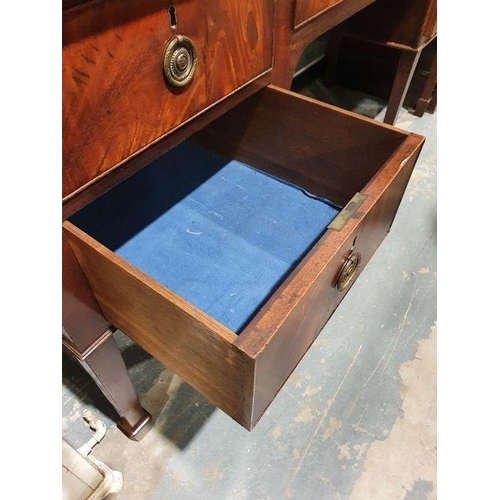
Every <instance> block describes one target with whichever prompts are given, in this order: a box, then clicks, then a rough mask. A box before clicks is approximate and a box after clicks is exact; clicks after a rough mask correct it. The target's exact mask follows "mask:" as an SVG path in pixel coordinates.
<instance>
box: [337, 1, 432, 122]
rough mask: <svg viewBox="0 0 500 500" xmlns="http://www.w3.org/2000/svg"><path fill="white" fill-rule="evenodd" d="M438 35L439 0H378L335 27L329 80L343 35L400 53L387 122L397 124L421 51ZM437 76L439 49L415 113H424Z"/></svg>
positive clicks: (365, 44) (386, 114) (385, 119)
mask: <svg viewBox="0 0 500 500" xmlns="http://www.w3.org/2000/svg"><path fill="white" fill-rule="evenodd" d="M436 38H437V0H377V1H376V2H375V3H373V4H372V5H370V6H369V7H367V8H366V9H363V10H362V11H360V12H359V13H357V14H356V15H354V16H352V17H350V18H349V19H347V20H346V21H345V22H343V23H342V24H341V25H339V26H338V27H336V28H335V29H334V30H333V34H332V37H331V41H330V50H329V61H328V64H329V66H330V68H329V78H328V79H329V80H330V84H332V83H333V80H334V76H335V66H336V64H337V57H338V53H339V50H340V45H341V43H342V40H343V39H351V40H355V41H356V42H357V43H359V44H360V45H361V47H360V50H363V47H364V46H365V47H366V46H370V45H372V46H380V47H385V48H387V49H389V50H392V51H396V52H397V53H398V54H399V58H398V63H397V67H396V71H395V74H394V79H393V82H392V88H391V92H390V95H389V99H388V103H387V110H386V113H385V116H384V122H385V123H389V124H391V125H393V124H394V122H395V120H396V117H397V115H398V112H399V110H400V108H401V106H402V104H403V101H404V99H405V96H406V93H407V91H408V88H409V86H410V83H411V80H412V77H413V75H414V72H415V69H416V67H417V63H418V61H419V59H420V56H421V54H422V51H423V50H424V49H425V48H426V47H427V46H428V45H429V44H430V43H431V42H432V41H433V40H434V39H436ZM436 79H437V51H436V50H435V51H434V56H433V61H432V63H431V67H430V71H429V76H428V78H427V81H426V84H425V86H424V90H423V92H422V95H421V96H420V98H419V99H418V101H417V104H416V109H415V114H416V115H417V116H422V115H423V113H424V110H425V108H426V107H427V105H428V104H429V101H430V98H431V94H432V90H433V89H434V85H435V83H436Z"/></svg>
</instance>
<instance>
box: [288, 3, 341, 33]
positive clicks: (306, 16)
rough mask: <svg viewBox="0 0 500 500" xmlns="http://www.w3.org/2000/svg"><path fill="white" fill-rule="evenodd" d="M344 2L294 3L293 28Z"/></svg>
mask: <svg viewBox="0 0 500 500" xmlns="http://www.w3.org/2000/svg"><path fill="white" fill-rule="evenodd" d="M344 1H345V0H297V1H296V2H295V20H294V27H295V28H297V27H299V26H300V25H302V24H304V23H306V22H307V21H310V20H311V19H313V18H314V17H316V16H318V15H319V14H322V13H323V12H325V11H326V10H328V9H330V8H331V7H333V6H335V5H338V4H340V3H342V2H344Z"/></svg>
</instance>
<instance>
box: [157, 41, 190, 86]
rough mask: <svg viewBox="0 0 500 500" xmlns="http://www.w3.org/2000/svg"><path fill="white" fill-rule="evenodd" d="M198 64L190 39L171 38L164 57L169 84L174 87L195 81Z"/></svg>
mask: <svg viewBox="0 0 500 500" xmlns="http://www.w3.org/2000/svg"><path fill="white" fill-rule="evenodd" d="M197 62H198V59H197V57H196V51H195V49H194V44H193V41H192V40H191V39H190V38H188V37H187V36H182V35H176V36H174V37H173V38H171V39H170V40H169V42H168V44H167V47H166V48H165V53H164V55H163V72H164V73H165V78H166V79H167V81H168V83H170V85H173V86H174V87H184V86H185V85H187V84H188V83H189V82H190V81H191V80H192V79H193V76H194V70H195V69H196V63H197Z"/></svg>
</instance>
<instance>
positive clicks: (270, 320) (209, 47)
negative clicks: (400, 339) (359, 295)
mask: <svg viewBox="0 0 500 500" xmlns="http://www.w3.org/2000/svg"><path fill="white" fill-rule="evenodd" d="M369 3H371V1H367V0H364V1H363V0H315V1H314V2H306V1H302V0H297V1H296V2H293V1H284V0H278V1H276V2H275V1H274V0H252V1H250V2H239V1H238V0H218V1H215V2H203V1H201V0H172V1H171V2H167V3H165V2H163V1H158V0H151V1H148V2H142V1H140V0H130V1H129V2H123V1H121V0H91V1H78V0H73V1H63V15H62V19H63V24H62V32H63V52H62V63H63V96H62V97H63V176H62V179H63V185H62V189H63V193H62V198H63V199H62V201H63V204H62V206H63V217H62V219H63V223H62V226H63V227H62V231H63V236H62V246H63V250H62V264H63V286H62V291H63V295H62V297H63V303H62V305H63V318H62V322H63V346H64V347H65V349H67V350H68V351H69V352H71V354H72V355H73V356H75V357H76V359H78V360H79V362H80V363H81V364H82V366H84V367H85V368H86V370H87V371H88V372H89V373H90V375H91V376H92V378H93V379H94V380H95V382H96V383H97V384H98V385H99V387H100V388H101V390H102V391H103V393H104V394H105V395H106V397H107V398H108V399H109V401H110V402H111V404H112V405H113V406H114V408H115V409H116V411H117V413H118V414H119V416H120V421H119V423H118V425H119V427H120V428H121V429H122V430H123V431H124V432H125V433H126V434H127V435H128V436H129V437H130V438H133V439H140V438H141V437H142V436H143V435H144V434H145V433H146V432H147V430H148V429H149V428H150V426H151V424H152V422H151V417H150V415H149V413H148V412H147V411H146V410H145V409H144V408H142V406H141V404H140V401H139V399H138V397H137V394H136V392H135V390H134V387H133V384H132V382H131V380H130V378H129V376H128V373H127V369H126V366H125V364H124V362H123V359H122V357H121V354H120V351H119V349H118V347H117V344H116V342H115V340H114V338H113V332H114V331H115V330H116V329H120V330H121V331H123V332H124V333H125V334H126V335H128V336H129V337H130V338H131V339H133V340H134V341H135V342H136V343H137V344H138V345H139V346H141V347H142V348H143V349H145V350H146V351H147V352H149V353H150V354H151V355H152V356H154V357H155V358H157V359H158V360H159V361H161V362H162V363H164V364H165V365H166V366H167V367H168V368H170V369H171V370H172V371H173V372H175V373H176V374H178V375H179V376H180V377H182V379H183V380H184V381H186V382H187V383H188V384H190V385H191V386H192V387H194V388H195V389H196V390H198V391H199V392H200V393H201V394H203V395H204V396H205V397H206V398H207V399H208V400H209V401H210V402H211V403H213V404H214V405H216V406H217V407H219V408H220V409H221V410H223V411H224V412H225V413H227V414H228V415H229V416H230V417H232V418H233V419H234V420H235V421H236V422H238V423H239V424H241V425H242V426H244V427H245V428H247V429H248V430H251V429H252V428H253V427H254V426H255V425H256V423H257V422H258V420H259V419H260V418H261V416H262V415H263V413H264V412H265V410H266V408H267V407H268V405H269V404H270V403H271V402H272V400H273V399H274V397H275V395H276V394H277V393H278V391H279V390H280V388H281V387H282V385H283V384H284V383H285V381H286V380H287V379H288V377H289V376H290V374H291V373H292V371H293V370H294V368H295V367H296V365H297V364H298V363H299V361H300V360H301V358H302V357H303V356H304V354H305V353H306V352H307V350H308V349H309V347H310V346H311V345H312V343H313V342H314V340H315V338H316V337H317V335H318V334H319V332H320V331H321V329H322V328H323V326H324V325H325V323H326V321H327V320H328V319H329V317H330V316H331V315H332V313H333V312H334V310H335V308H336V307H337V306H338V304H339V303H340V301H341V300H342V298H343V297H344V296H345V294H346V293H347V292H348V290H349V288H350V287H351V286H352V284H353V283H354V282H355V280H356V278H357V276H358V275H359V273H360V272H361V270H362V269H363V267H364V266H365V265H366V264H367V262H368V261H369V260H370V257H371V256H372V255H373V253H374V252H375V250H376V249H377V247H378V246H379V245H380V244H381V242H382V241H383V239H384V236H385V235H386V233H387V232H388V231H389V229H390V226H391V224H392V222H393V220H394V217H395V214H396V212H397V209H398V206H399V203H400V201H401V198H402V196H403V193H404V190H405V188H406V185H407V182H408V180H409V178H410V175H411V173H412V170H413V167H414V165H415V162H416V161H417V158H418V155H419V153H420V150H421V148H422V145H423V142H424V138H423V137H421V136H418V135H415V134H412V133H407V132H405V131H402V130H399V129H396V128H394V127H391V126H389V125H385V124H381V123H377V122H375V121H373V120H370V119H367V118H364V117H362V116H359V115H356V114H354V113H350V112H347V111H344V110H341V109H339V108H336V107H333V106H330V105H327V104H323V103H320V102H317V101H315V100H313V99H309V98H306V97H303V96H300V95H298V94H295V93H293V92H290V91H289V90H287V87H288V86H289V83H290V82H291V75H292V74H293V68H294V65H295V64H296V63H297V61H298V58H299V57H300V53H301V51H302V50H303V49H304V48H305V47H306V45H307V44H308V43H309V42H310V41H312V40H313V39H314V38H315V37H317V36H319V35H320V34H322V33H324V32H325V31H327V30H328V29H330V28H331V27H332V26H335V25H336V24H338V23H339V22H341V21H342V20H344V19H346V18H347V17H348V16H350V15H352V14H353V13H355V12H357V11H359V10H360V9H362V8H364V7H366V5H368V4H369ZM186 144H188V145H192V146H189V147H192V148H194V149H193V150H194V151H195V152H196V155H199V154H203V155H205V156H204V158H206V159H207V162H208V163H210V162H214V161H219V158H225V159H227V161H229V162H231V161H236V162H237V165H239V166H241V165H247V166H250V167H249V172H250V174H249V175H251V176H252V178H254V177H255V176H256V175H261V174H260V173H263V176H262V177H259V179H267V180H269V179H277V180H278V182H279V183H280V184H279V185H278V188H277V189H282V190H283V189H285V188H286V189H288V188H290V189H295V188H296V187H297V186H299V187H300V189H299V190H298V191H300V193H301V194H302V193H305V196H306V198H307V199H308V200H312V201H314V202H317V203H326V207H327V208H326V209H325V210H332V214H333V213H335V215H332V216H331V220H330V218H328V217H329V216H328V215H327V219H326V223H325V224H324V227H323V226H322V228H321V230H320V231H319V233H318V235H317V236H315V237H313V238H312V239H311V241H310V244H308V247H307V249H306V251H304V252H303V253H302V254H301V255H300V258H299V259H297V260H295V261H293V262H292V263H291V265H290V266H289V268H288V269H287V271H286V272H285V273H284V274H283V276H282V277H281V278H280V279H279V280H277V281H276V283H275V284H274V285H273V287H272V290H271V292H270V293H269V294H268V295H267V296H265V300H263V301H262V302H261V303H260V304H259V306H258V307H257V308H256V309H255V310H252V311H250V312H249V319H248V321H245V323H244V325H243V326H242V327H241V328H239V329H238V330H237V331H236V329H231V328H230V327H228V326H226V325H225V324H223V321H222V320H218V319H216V318H214V317H212V316H211V315H210V314H209V313H207V312H206V311H205V310H202V309H201V308H199V307H197V306H196V305H195V304H194V303H192V301H190V300H188V299H186V298H184V297H183V296H182V295H180V294H179V293H176V292H175V291H174V290H172V289H170V288H169V286H167V285H166V284H165V283H164V282H162V281H161V280H159V279H158V278H157V277H155V275H153V274H150V273H149V272H147V271H145V270H144V269H143V268H140V267H138V265H137V264H135V263H133V262H134V261H132V260H128V259H127V257H126V256H124V255H123V254H120V252H119V251H118V250H116V249H115V248H114V247H112V246H111V245H110V244H109V243H107V241H108V240H107V238H108V236H109V234H108V233H109V232H110V231H111V232H112V231H113V230H114V228H115V227H118V226H119V227H120V228H121V229H120V230H121V231H124V232H125V233H127V234H126V235H124V234H119V235H118V237H119V238H122V239H123V240H125V239H128V238H132V239H133V238H135V237H136V236H137V234H138V233H139V232H141V231H142V230H144V228H145V227H146V226H147V225H148V224H150V223H151V222H152V221H153V219H155V220H156V219H160V218H161V217H163V212H161V213H160V212H157V211H158V207H155V208H154V210H155V211H156V212H154V214H153V215H151V216H150V215H148V214H149V212H148V211H149V210H150V209H151V207H150V206H149V205H148V203H149V202H150V200H152V199H153V198H154V197H158V196H159V198H158V199H160V200H163V197H167V194H165V195H164V196H163V195H162V193H163V189H165V193H167V191H168V189H170V191H172V188H171V185H174V180H173V177H172V176H173V175H174V170H175V168H177V170H178V171H179V172H180V175H181V176H184V177H182V178H183V179H184V180H183V182H185V183H186V179H187V180H188V181H189V182H187V184H189V183H190V182H191V180H193V182H194V175H195V168H194V167H191V166H190V164H188V163H183V161H184V160H182V159H181V160H180V163H179V161H177V160H175V159H173V157H172V153H173V152H175V151H179V147H181V148H182V147H184V145H186ZM200 151H201V152H202V153H200ZM214 159H215V160H214ZM176 161H177V163H176V165H177V167H175V168H174V166H173V165H174V163H175V162H176ZM158 162H160V163H158ZM208 163H207V165H208ZM179 165H180V167H179ZM208 168H209V167H208V166H207V167H206V169H208ZM217 168H220V167H217ZM238 168H240V167H238ZM241 168H242V167H241ZM151 169H157V170H158V169H160V170H161V172H160V173H161V175H160V177H158V178H161V179H162V180H161V182H162V183H164V184H162V183H160V182H159V181H158V182H157V181H156V177H151V179H153V180H150V181H147V176H148V175H149V173H148V172H150V171H152V170H151ZM203 169H204V167H202V168H198V170H197V171H198V173H200V172H201V176H202V177H203V175H204V170H203ZM207 172H208V170H207ZM143 174H144V175H143ZM212 174H213V173H210V175H212ZM155 175H156V174H155ZM191 175H192V176H193V179H191ZM144 176H146V183H147V182H149V184H147V186H146V187H144V191H141V190H142V189H143V184H141V183H142V182H144ZM207 177H209V174H208V173H206V174H205V178H204V179H202V181H201V184H203V182H205V181H206V180H207V179H206V178H207ZM226 180H227V179H226ZM123 186H126V188H123ZM169 186H170V187H169ZM182 186H184V185H182ZM197 187H198V184H197V185H196V186H194V187H193V189H195V188H197ZM122 188H123V189H122ZM239 188H242V189H243V187H242V186H239ZM120 189H122V191H123V193H125V194H122V198H120V202H119V203H115V202H113V201H109V200H113V199H116V198H113V196H114V195H113V193H116V192H117V190H120ZM257 190H258V188H257ZM174 194H175V195H176V196H177V198H180V193H174ZM184 194H185V193H184ZM188 194H189V192H188ZM293 195H294V196H295V195H296V193H295V191H294V193H293ZM110 196H111V198H110ZM168 196H170V195H168ZM136 198H137V200H136ZM139 198H140V200H139ZM174 198H175V200H174V201H175V203H178V202H179V200H178V199H177V198H176V197H175V196H174ZM187 198H189V196H187ZM278 198H279V197H278ZM155 199H156V198H155ZM138 200H139V201H138ZM245 200H246V199H245V197H240V198H239V199H238V200H237V201H238V203H240V202H241V203H246V201H245ZM325 200H326V201H325ZM278 201H279V199H278ZM306 201H307V200H306ZM151 203H152V201H151ZM231 203H233V202H232V201H231ZM235 203H236V202H235ZM160 204H161V203H160ZM198 205H200V203H198ZM172 206H174V202H172V203H171V204H170V205H169V207H166V208H165V207H163V208H162V210H163V211H166V210H168V209H170V208H171V207H172ZM175 206H177V205H175ZM124 207H125V208H124ZM135 207H137V208H135ZM144 207H145V208H144ZM232 207H233V205H231V204H230V205H229V206H228V210H229V211H230V212H231V213H232V212H233V211H234V210H233V208H232ZM241 207H242V209H243V214H245V212H244V210H245V207H246V205H244V204H243V205H241ZM322 207H323V208H324V207H325V205H322ZM332 207H336V208H332ZM151 210H152V209H151ZM198 210H199V211H200V210H201V212H202V215H203V216H207V217H208V216H209V215H210V216H214V217H216V218H218V219H219V220H220V219H221V217H222V215H221V214H220V213H217V212H216V211H214V210H208V209H207V207H204V208H203V207H202V208H198ZM235 210H236V209H235ZM280 211H281V212H282V213H284V215H285V217H284V220H285V221H286V216H287V214H288V213H289V210H288V208H287V207H286V206H284V207H282V208H281V209H280ZM86 212H92V213H93V214H94V215H93V217H94V221H93V222H92V224H94V223H95V224H97V226H99V224H100V223H101V222H102V221H104V220H108V219H109V220H110V221H112V222H111V223H110V226H109V227H108V226H106V227H104V226H103V228H99V227H98V229H97V230H96V231H95V232H93V231H92V230H89V229H88V227H91V225H90V226H87V225H86V222H85V213H86ZM108 212H109V213H108ZM129 213H134V214H135V215H134V216H135V217H136V219H139V221H140V223H141V224H142V225H140V227H139V226H137V224H138V222H137V220H135V219H134V221H132V220H130V221H129V220H128V219H126V217H127V214H129ZM81 214H83V216H82V215H81ZM207 214H209V215H207ZM148 217H149V218H148ZM142 218H146V219H147V220H146V221H141V219H142ZM174 219H175V217H174ZM251 219H252V217H250V216H249V217H245V216H243V218H242V219H241V220H238V221H237V222H236V225H237V226H238V228H241V227H242V226H244V225H246V224H249V222H251ZM312 219H315V216H314V214H313V215H312V216H311V220H312ZM214 220H215V219H214ZM219 220H216V221H215V222H219ZM82 221H83V222H82ZM113 221H114V222H113ZM272 222H273V223H275V222H276V221H272ZM103 224H104V223H103ZM280 224H281V223H277V224H276V225H275V226H272V225H271V226H272V227H273V228H274V229H272V230H269V228H266V229H265V230H264V228H259V227H257V229H256V232H255V233H256V237H257V238H260V237H261V236H262V234H261V233H264V232H269V233H270V234H269V235H268V236H269V237H270V238H271V239H272V238H278V239H279V244H278V245H276V252H278V253H279V252H280V251H281V250H282V249H287V248H288V247H291V246H293V245H292V243H293V242H294V240H295V237H291V236H289V235H288V236H287V235H286V234H285V233H284V231H282V226H281V225H280ZM292 225H293V224H292ZM308 225H309V224H308V223H307V221H306V222H305V224H303V225H302V226H300V227H301V228H302V229H304V228H306V227H307V226H308ZM271 226H270V227H271ZM137 227H139V229H137ZM283 227H284V226H283ZM297 227H299V226H297ZM188 229H189V228H188ZM302 229H301V232H302ZM168 230H169V228H166V231H167V232H168ZM132 233H133V234H132ZM188 233H189V234H196V235H199V234H201V232H193V231H191V232H190V231H188ZM169 234H170V233H169ZM99 235H101V236H99ZM184 236H185V235H184ZM162 238H166V236H165V235H162ZM287 238H288V239H287ZM153 240H155V238H153V237H152V238H151V242H149V241H146V242H145V243H144V242H142V243H141V245H144V246H143V247H140V248H139V249H138V250H137V252H138V254H139V257H142V255H143V254H146V253H148V252H150V248H149V245H150V243H151V245H153V246H154V244H155V243H154V241H153ZM162 241H165V240H162ZM175 241H177V240H175ZM179 241H182V242H184V240H179ZM198 241H199V240H198ZM167 243H168V244H169V245H170V246H169V248H170V249H171V248H174V249H175V245H176V243H175V242H174V243H172V241H170V240H169V241H168V242H167ZM181 244H182V245H183V244H184V243H179V245H181ZM172 245H173V247H172ZM146 247H147V248H146ZM154 251H155V250H154V249H153V255H156V254H154ZM170 251H171V250H169V252H170ZM189 252H190V250H186V249H185V248H184V247H182V248H180V249H179V253H180V254H181V256H182V254H183V253H189ZM202 253H203V248H202ZM148 255H149V253H148ZM167 257H168V255H167ZM152 265H153V267H154V268H155V269H156V268H161V270H162V271H161V272H162V273H164V272H166V273H169V272H170V271H171V269H170V267H169V265H168V262H167V263H166V264H165V263H164V262H153V264H152ZM222 265H223V266H230V265H232V262H224V263H223V264H222ZM165 268H166V271H165ZM248 271H249V270H248V268H246V267H244V268H241V269H239V268H237V269H235V271H234V273H235V275H236V276H242V277H243V275H245V276H246V274H248ZM214 272H215V274H216V273H217V269H215V271H214V269H208V268H206V267H203V266H200V267H199V268H198V269H197V270H196V273H195V274H196V275H197V277H198V278H199V281H201V282H202V284H206V283H203V281H204V278H205V276H207V280H208V276H209V275H210V273H212V275H213V273H214ZM252 279H254V282H256V283H257V282H258V281H259V277H257V278H252ZM255 280H256V281H255ZM181 281H183V278H181ZM236 281H238V280H236ZM219 288H221V287H220V286H219ZM219 291H220V290H218V289H217V290H215V289H214V290H213V292H214V293H216V292H217V293H218V292H219Z"/></svg>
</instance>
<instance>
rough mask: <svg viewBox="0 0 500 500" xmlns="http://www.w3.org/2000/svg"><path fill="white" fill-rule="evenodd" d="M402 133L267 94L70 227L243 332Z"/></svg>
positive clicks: (123, 185)
mask: <svg viewBox="0 0 500 500" xmlns="http://www.w3.org/2000/svg"><path fill="white" fill-rule="evenodd" d="M305 123H307V126H305V125H304V124H305ZM405 137H406V135H405V134H403V133H398V132H397V131H396V130H395V129H393V128H389V127H384V126H381V125H379V124H374V123H373V122H371V121H366V120H363V119H360V118H359V117H358V116H354V115H351V114H348V113H344V112H336V111H332V108H331V107H322V106H321V105H318V104H317V103H315V104H314V105H311V103H310V102H308V101H307V100H306V99H303V98H300V99H298V98H297V96H296V95H294V94H292V93H290V92H286V91H282V90H279V89H274V88H272V87H271V88H268V89H265V90H263V91H261V92H259V93H257V94H256V95H255V96H252V97H251V98H249V99H247V100H246V101H245V102H244V103H242V104H241V105H239V106H237V107H236V108H234V109H233V110H231V111H230V112H228V113H226V114H225V115H224V116H223V117H221V118H220V119H218V120H216V121H215V122H214V123H212V124H211V125H209V126H208V127H206V128H205V129H203V130H202V131H201V132H200V133H198V134H196V135H195V136H194V137H193V138H192V140H189V141H185V142H184V143H182V144H180V145H178V146H177V147H175V148H174V149H172V150H171V151H169V152H167V153H166V154H165V155H163V156H162V157H160V158H159V159H157V160H155V161H154V162H153V163H151V164H150V165H148V166H147V167H145V168H144V169H142V170H141V171H139V172H138V173H136V174H135V175H134V176H132V177H130V178H129V179H128V180H126V181H124V182H122V183H121V184H120V185H118V186H116V187H115V188H114V189H112V190H111V191H109V192H108V193H106V194H105V195H103V196H102V197H100V198H98V199H97V200H95V201H94V202H93V203H91V204H90V205H88V206H87V207H85V208H83V209H82V210H80V211H79V212H77V213H76V214H75V215H74V216H72V218H71V219H70V222H72V223H73V224H74V225H75V226H77V227H78V228H80V229H81V230H83V231H84V232H85V233H87V234H88V235H89V236H91V237H92V238H94V239H95V240H97V241H98V242H99V243H101V244H102V245H104V246H105V247H107V248H108V249H109V250H111V251H113V252H114V253H115V254H117V255H118V256H119V257H121V258H122V259H124V260H125V261H126V262H128V263H129V264H132V265H133V266H134V267H136V268H137V269H139V270H140V271H142V272H143V273H145V274H146V275H148V276H149V277H150V278H152V279H153V280H155V281H156V282H158V283H160V284H161V285H163V286H164V287H166V288H167V289H169V290H171V291H172V292H174V293H175V294H177V295H178V296H180V297H181V298H182V299H184V300H186V301H187V302H189V303H191V304H192V305H194V306H195V307H196V308H198V309H199V310H201V311H203V312H204V313H206V314H207V315H208V316H210V317H211V318H213V319H215V320H216V321H217V322H219V323H220V324H221V325H223V326H224V327H226V328H227V329H229V330H230V331H232V332H234V333H236V334H239V333H241V332H242V331H243V330H244V329H245V327H246V325H248V323H249V322H250V321H251V319H252V318H253V317H254V316H255V314H256V313H257V312H258V311H259V310H260V308H261V306H262V305H263V304H264V303H265V302H266V301H267V300H268V299H269V297H270V296H271V295H272V294H273V292H274V291H276V289H277V288H278V287H279V286H280V285H281V284H282V283H283V281H284V280H285V279H286V277H287V276H288V275H289V274H290V273H291V271H292V270H293V269H294V268H295V267H296V266H297V264H298V263H299V262H300V261H301V259H303V258H304V256H305V255H306V254H307V252H308V251H309V250H310V249H311V248H312V247H313V246H314V244H315V243H316V242H318V240H319V239H320V238H321V237H322V236H323V235H324V234H325V232H326V230H327V227H328V226H329V224H330V223H331V222H332V221H333V220H334V219H335V217H336V216H337V215H338V214H339V212H340V211H341V209H342V208H343V207H345V206H346V205H347V204H348V203H349V201H350V200H351V199H352V197H353V196H354V195H355V194H356V192H357V191H360V190H362V189H363V188H364V187H365V186H366V185H367V184H368V183H369V182H370V181H371V179H372V177H373V176H374V175H375V173H376V172H377V171H378V170H379V169H380V168H381V167H382V166H383V165H384V163H385V162H386V161H387V160H388V159H389V158H390V156H391V154H393V152H394V151H395V150H396V149H397V147H398V146H399V145H400V144H401V143H402V142H403V141H404V139H405Z"/></svg>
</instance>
